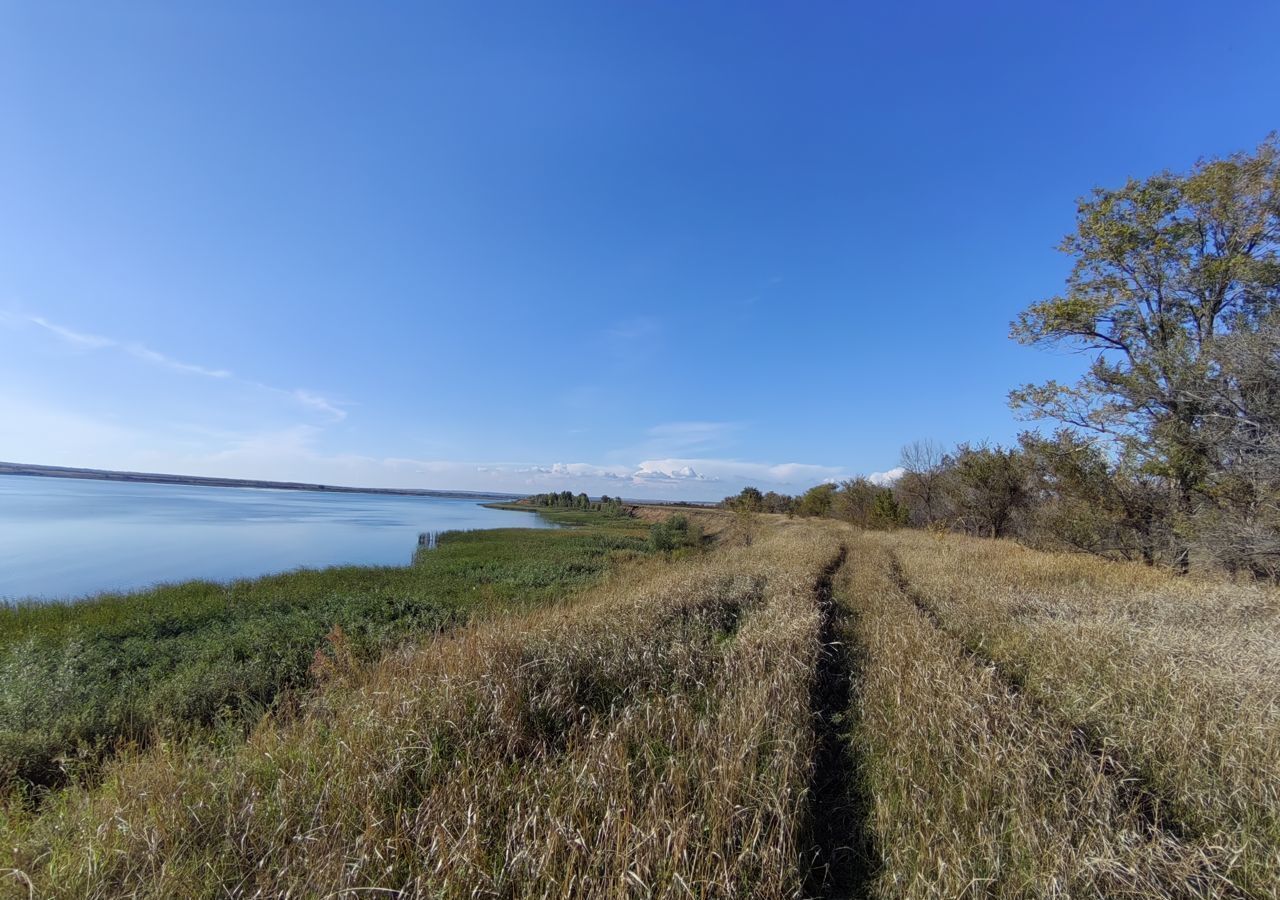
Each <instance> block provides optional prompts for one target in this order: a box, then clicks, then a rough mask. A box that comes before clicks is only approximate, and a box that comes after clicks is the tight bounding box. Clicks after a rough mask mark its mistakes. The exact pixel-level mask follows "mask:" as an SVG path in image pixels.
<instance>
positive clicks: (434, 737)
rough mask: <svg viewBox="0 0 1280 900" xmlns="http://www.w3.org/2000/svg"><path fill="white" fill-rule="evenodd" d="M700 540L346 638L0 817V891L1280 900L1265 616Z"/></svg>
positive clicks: (886, 539) (1046, 567) (897, 538)
mask: <svg viewBox="0 0 1280 900" xmlns="http://www.w3.org/2000/svg"><path fill="white" fill-rule="evenodd" d="M708 515H709V516H712V517H717V516H718V521H720V522H721V523H724V522H728V523H729V525H728V527H726V528H724V529H723V530H722V531H721V532H720V535H719V538H718V539H717V541H716V549H714V550H712V551H710V552H706V553H699V552H694V551H687V550H686V551H680V552H678V553H676V554H674V555H670V556H667V555H663V556H653V557H646V558H639V557H637V558H635V559H632V560H631V561H630V562H628V563H625V564H620V565H618V566H616V567H615V569H614V570H613V574H612V575H611V576H610V577H608V578H607V579H606V580H605V581H604V582H603V583H602V584H599V585H597V586H596V587H595V588H592V589H590V590H589V591H587V592H586V593H585V594H581V595H577V596H567V597H566V598H565V599H564V601H563V602H560V603H557V604H555V605H549V606H543V607H541V608H538V609H534V610H531V611H525V612H520V613H517V614H509V615H504V616H501V617H494V618H492V619H485V620H477V621H474V622H473V624H471V625H470V626H468V627H465V628H461V629H459V630H457V631H454V632H451V633H449V634H447V635H444V636H440V637H437V638H435V639H431V640H428V641H426V642H424V643H422V644H420V645H418V646H415V647H410V648H407V649H403V650H400V651H397V652H395V653H394V654H392V655H390V656H387V657H385V658H384V659H382V660H381V661H380V662H379V663H377V664H376V665H369V666H361V665H358V664H356V663H355V662H354V661H353V658H352V657H351V656H350V654H348V653H346V652H345V651H344V647H343V640H344V639H343V637H342V635H341V634H340V633H339V632H335V633H334V634H332V635H331V638H330V642H331V645H332V646H331V648H330V650H331V652H330V653H328V654H322V655H321V656H319V657H317V665H316V669H315V675H316V676H317V678H318V679H319V680H320V681H321V686H320V687H319V688H318V689H317V690H315V691H314V692H313V693H312V694H310V695H308V696H305V697H300V698H297V699H296V700H295V701H294V702H293V703H292V704H291V705H290V706H287V707H285V708H282V709H281V710H279V711H278V712H276V713H273V714H272V715H270V716H268V717H266V718H264V719H263V720H262V721H261V722H260V723H259V725H258V727H257V728H256V729H255V730H254V731H253V733H252V734H251V735H250V736H249V738H248V739H247V740H246V741H243V742H239V741H236V740H229V741H228V742H227V743H225V744H224V745H222V746H214V745H212V744H210V743H208V742H197V741H189V742H186V743H182V744H173V743H159V744H157V745H156V746H153V747H151V748H149V749H148V750H146V751H145V752H133V753H124V754H122V755H121V756H120V757H119V758H118V759H116V760H115V761H114V762H112V763H111V764H110V765H109V766H108V767H107V769H106V772H105V775H104V779H103V781H102V782H101V783H100V784H99V785H97V786H96V787H93V788H78V787H77V788H71V789H68V790H65V791H62V792H60V793H58V794H55V795H53V796H52V797H51V798H50V799H49V800H48V801H47V802H46V803H45V805H44V806H43V807H42V808H40V809H38V810H30V809H27V808H25V807H23V806H21V805H18V804H11V805H9V806H8V807H4V806H0V847H3V848H5V853H6V854H7V856H6V857H5V858H4V859H0V886H2V887H3V889H4V891H8V892H11V893H13V894H14V895H15V896H39V897H46V896H49V897H77V898H78V897H91V898H99V897H101V898H106V897H120V896H137V897H157V898H158V897H174V896H182V897H213V896H234V897H313V896H314V897H357V896H424V897H480V896H483V897H504V898H505V897H510V898H525V897H561V896H582V897H606V898H612V897H617V898H622V897H628V898H629V897H654V896H658V897H730V896H733V897H760V898H799V897H802V896H814V895H817V896H829V897H834V896H847V895H848V894H849V893H850V892H851V891H852V890H853V889H854V888H861V889H863V892H865V893H866V894H867V895H868V896H874V897H884V898H944V897H962V896H963V897H993V898H1015V897H1140V898H1158V897H1259V898H1263V897H1277V896H1280V889H1278V888H1277V885H1278V884H1280V856H1277V853H1278V852H1280V851H1278V849H1277V848H1280V833H1278V832H1277V825H1276V823H1277V820H1278V818H1280V816H1278V814H1277V807H1278V801H1277V796H1278V794H1280V791H1278V790H1277V773H1280V702H1278V700H1280V698H1278V696H1277V692H1278V691H1280V677H1278V676H1280V649H1278V647H1277V640H1276V626H1277V624H1278V623H1280V603H1278V602H1277V601H1278V598H1280V593H1278V592H1276V591H1274V590H1268V589H1261V588H1257V587H1252V586H1239V585H1234V584H1230V583H1225V582H1203V581H1191V580H1186V579H1183V580H1179V579H1176V578H1173V577H1172V576H1168V575H1164V574H1161V573H1159V572H1154V571H1150V570H1146V569H1143V568H1141V567H1137V566H1122V565H1116V564H1110V563H1103V562H1099V561H1095V560H1090V559H1085V558H1082V557H1077V556H1061V555H1051V554H1042V553H1034V552H1031V551H1025V550H1021V549H1019V548H1017V547H1015V546H1013V545H1010V544H1006V543H1001V542H994V541H979V540H968V539H962V538H952V537H946V538H942V537H937V536H930V535H925V534H919V533H906V532H898V533H894V534H877V533H865V534H858V533H855V532H853V531H852V530H850V529H848V528H846V527H844V526H841V525H839V524H837V523H834V522H830V521H812V520H795V521H791V520H786V519H783V518H781V517H765V516H760V517H752V518H749V519H748V518H746V517H743V518H741V519H739V518H734V517H728V516H724V515H723V514H717V513H708ZM842 550H847V556H842V555H841V553H842ZM840 559H845V560H846V561H845V562H844V564H843V566H841V567H840V568H839V569H835V568H833V566H834V564H835V563H836V562H837V561H838V560H840ZM833 574H834V588H835V598H836V599H835V602H834V603H831V602H829V600H828V591H827V590H826V589H825V588H824V585H827V584H829V583H830V582H831V579H832V576H833ZM841 711H843V712H845V713H846V714H847V716H846V717H841V716H840V715H838V713H839V712H841ZM842 747H843V749H844V751H845V754H844V755H843V756H842V755H841V748H842ZM842 840H843V842H844V843H845V844H847V845H849V849H848V850H842V849H841V848H840V847H839V846H838V845H839V844H840V843H841V841H842ZM864 852H866V853H867V854H868V857H869V860H870V865H868V860H866V859H863V857H862V854H863V853H864ZM827 866H829V868H827ZM8 868H12V870H13V871H12V872H11V873H10V874H9V875H8V876H7V877H3V871H4V870H5V869H8Z"/></svg>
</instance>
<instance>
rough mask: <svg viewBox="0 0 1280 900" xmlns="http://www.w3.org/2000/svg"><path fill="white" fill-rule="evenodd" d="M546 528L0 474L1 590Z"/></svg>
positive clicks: (318, 558) (422, 507) (395, 505)
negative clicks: (461, 532)
mask: <svg viewBox="0 0 1280 900" xmlns="http://www.w3.org/2000/svg"><path fill="white" fill-rule="evenodd" d="M510 527H514V528H544V527H549V526H548V525H547V523H546V522H545V521H544V520H543V519H542V518H541V517H540V516H537V515H534V514H532V513H525V512H517V511H512V510H497V509H485V508H484V507H483V506H481V505H480V504H479V503H478V502H476V501H475V500H457V499H452V498H444V497H405V496H395V495H390V494H334V493H325V492H319V491H281V490H267V489H260V488H222V487H187V486H183V485H168V484H134V483H129V482H116V481H87V480H77V479H67V478H40V477H29V476H22V475H0V599H4V600H15V599H21V598H28V597H32V598H39V599H54V598H66V597H79V596H83V595H85V594H90V593H96V592H98V591H106V590H113V591H117V590H133V589H137V588H145V587H149V586H150V585H153V584H156V583H158V582H164V581H184V580H187V579H191V578H208V579H215V580H219V581H221V580H228V579H233V578H245V577H251V576H255V575H264V574H267V573H269V572H282V571H286V570H288V569H296V568H299V567H304V566H305V567H312V568H319V567H323V566H333V565H339V564H346V563H358V564H366V565H368V564H374V565H405V564H407V563H408V562H409V561H410V559H411V558H412V556H413V552H414V550H415V549H416V547H417V544H418V534H419V532H423V531H446V530H449V529H472V528H510Z"/></svg>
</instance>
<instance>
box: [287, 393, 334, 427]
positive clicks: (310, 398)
mask: <svg viewBox="0 0 1280 900" xmlns="http://www.w3.org/2000/svg"><path fill="white" fill-rule="evenodd" d="M288 393H289V395H290V396H291V397H293V398H294V399H295V400H297V401H298V402H299V403H301V404H302V405H303V406H306V407H309V408H311V409H314V410H316V411H317V412H322V413H324V414H325V415H327V416H331V417H332V418H333V420H334V421H335V422H341V421H342V420H343V419H345V418H346V417H347V411H346V410H345V409H343V408H342V407H340V406H337V405H336V404H335V403H334V402H333V401H332V400H328V399H326V398H325V397H321V396H320V395H319V394H317V393H314V392H313V391H305V390H302V389H301V388H299V389H298V390H296V391H289V392H288Z"/></svg>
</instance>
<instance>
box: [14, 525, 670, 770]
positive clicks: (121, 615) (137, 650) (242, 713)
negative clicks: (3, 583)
mask: <svg viewBox="0 0 1280 900" xmlns="http://www.w3.org/2000/svg"><path fill="white" fill-rule="evenodd" d="M599 519H600V517H599V516H597V520H599ZM644 533H645V532H644V528H643V525H637V524H632V525H631V526H630V528H629V530H628V528H627V527H625V526H623V525H621V524H619V523H616V522H609V523H608V524H607V525H605V526H604V527H598V528H583V529H565V530H531V529H501V530H492V531H476V532H455V533H449V534H446V535H444V536H442V539H441V542H440V544H439V546H438V547H437V548H436V549H434V550H429V551H424V552H420V553H419V554H418V556H417V558H416V561H415V563H414V564H413V565H411V566H404V567H356V566H346V567H335V568H329V569H323V570H299V571H295V572H289V573H286V574H281V575H272V576H268V577H264V578H257V579H251V580H242V581H236V582H232V583H229V584H218V583H212V582H205V581H192V582H186V583H181V584H171V585H164V586H161V587H157V588H155V589H153V590H150V591H145V592H140V593H134V594H104V595H101V596H98V597H95V598H92V599H88V600H84V601H81V602H78V603H52V604H35V603H29V604H17V605H11V606H8V607H4V608H0V787H3V786H4V785H6V784H8V785H10V786H13V785H23V784H25V785H56V784H59V783H62V782H64V781H66V780H67V778H68V776H69V775H75V774H77V771H78V770H86V767H87V769H88V770H91V769H92V768H93V767H94V766H96V764H97V763H98V762H99V761H100V760H101V758H102V757H103V755H104V754H106V753H109V752H110V750H111V749H112V748H113V747H116V746H119V745H120V744H121V742H130V741H137V742H146V741H149V740H151V739H152V738H154V737H155V736H156V735H157V734H160V735H173V736H176V735H183V734H187V733H189V732H191V731H193V730H204V729H208V728H210V727H215V728H219V729H227V728H230V729H232V730H233V731H237V732H242V731H243V729H244V727H245V726H247V725H250V724H252V723H253V722H254V721H256V720H257V719H258V718H259V717H260V715H261V714H262V712H263V711H264V710H266V709H268V708H270V707H271V706H272V705H273V704H274V703H276V702H277V700H278V698H279V697H280V696H281V694H282V692H285V691H287V690H289V689H291V688H296V687H299V686H303V685H305V684H306V683H307V682H308V679H309V674H308V673H309V669H310V668H311V666H312V663H313V661H314V660H315V658H316V652H317V649H318V648H321V647H322V646H327V644H326V641H325V636H326V635H327V634H328V633H330V631H331V630H332V629H333V628H334V626H338V627H340V628H341V630H342V632H343V634H344V635H345V637H346V641H345V642H344V643H345V644H347V645H349V647H350V649H351V651H352V652H353V653H354V654H355V656H356V657H357V658H362V659H373V658H376V657H377V656H378V655H380V654H381V652H383V651H384V650H385V649H387V648H388V647H390V646H393V645H394V644H396V643H398V642H401V641H403V640H404V639H406V638H409V637H412V636H413V635H420V634H423V633H434V632H437V631H439V630H441V629H445V628H449V627H452V626H455V625H457V624H459V623H461V622H464V621H467V620H469V619H471V618H473V617H474V616H475V615H476V614H477V613H478V612H481V611H496V610H505V609H510V608H515V607H524V606H528V605H536V604H538V603H542V602H546V601H548V600H549V599H552V598H554V597H556V596H558V595H562V594H563V593H565V592H567V591H570V590H573V589H576V588H579V587H581V586H583V585H586V584H588V583H590V582H592V581H594V580H596V579H597V578H599V577H600V576H601V574H602V573H603V572H604V570H605V568H606V567H607V566H608V564H609V561H610V559H611V558H612V557H613V556H615V555H616V554H618V553H623V554H629V553H636V552H640V551H642V550H643V549H644V547H645V541H644Z"/></svg>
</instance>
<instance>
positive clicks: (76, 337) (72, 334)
mask: <svg viewBox="0 0 1280 900" xmlns="http://www.w3.org/2000/svg"><path fill="white" fill-rule="evenodd" d="M27 321H28V322H32V323H34V324H36V325H39V326H40V327H41V328H43V329H45V330H46V331H48V332H50V333H52V334H55V335H57V336H58V337H60V338H62V339H63V340H64V341H66V342H67V343H68V344H75V345H76V346H78V347H93V348H97V347H114V346H116V342H115V341H113V340H111V338H105V337H102V336H101V335H97V334H84V333H83V332H79V331H72V330H71V329H70V328H63V327H62V326H61V325H55V324H54V323H53V322H50V321H49V320H48V319H45V318H43V317H41V316H27Z"/></svg>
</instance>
